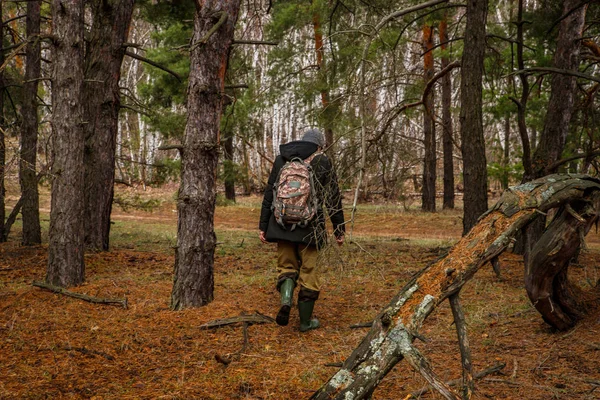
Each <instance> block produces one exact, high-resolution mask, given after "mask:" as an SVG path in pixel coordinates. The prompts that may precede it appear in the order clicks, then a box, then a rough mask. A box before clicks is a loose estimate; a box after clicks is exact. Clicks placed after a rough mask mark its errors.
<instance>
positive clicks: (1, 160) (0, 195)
mask: <svg viewBox="0 0 600 400" xmlns="http://www.w3.org/2000/svg"><path fill="white" fill-rule="evenodd" d="M2 7H3V6H2V2H0V65H2V64H4V15H3V13H2ZM4 121H5V119H4V70H1V71H0V243H1V242H4V241H6V237H5V234H4V219H5V218H6V203H5V198H6V188H5V187H4V175H5V171H6V169H5V168H6V140H5V138H4Z"/></svg>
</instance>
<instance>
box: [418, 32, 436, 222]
mask: <svg viewBox="0 0 600 400" xmlns="http://www.w3.org/2000/svg"><path fill="white" fill-rule="evenodd" d="M423 52H424V53H425V55H424V57H423V78H424V81H425V82H429V81H430V80H431V78H433V68H434V67H433V27H432V26H431V25H428V24H425V25H423ZM423 100H424V104H423V105H424V106H425V110H424V111H423V135H424V138H425V140H424V145H425V157H424V160H423V191H422V192H421V199H422V202H421V209H422V210H423V211H427V212H435V195H436V190H435V180H436V162H437V158H436V142H435V123H434V120H433V116H434V113H435V112H434V108H433V107H434V101H433V100H434V99H433V91H431V90H430V91H429V93H427V96H426V97H425V98H424V99H423Z"/></svg>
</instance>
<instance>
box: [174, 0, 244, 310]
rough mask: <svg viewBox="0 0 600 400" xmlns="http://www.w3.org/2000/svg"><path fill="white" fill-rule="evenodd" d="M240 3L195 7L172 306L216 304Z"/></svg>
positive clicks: (210, 0)
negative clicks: (219, 210) (224, 127)
mask: <svg viewBox="0 0 600 400" xmlns="http://www.w3.org/2000/svg"><path fill="white" fill-rule="evenodd" d="M239 7H240V0H230V1H227V0H207V1H205V2H203V3H202V4H199V3H198V2H197V3H196V8H197V9H196V13H195V17H194V34H193V38H192V47H191V48H192V51H191V65H190V76H189V86H188V94H187V95H188V107H187V109H188V120H187V124H186V128H185V133H184V140H183V144H184V148H183V151H182V164H181V187H180V189H179V195H178V211H179V220H178V226H177V233H178V238H177V249H176V254H175V272H174V275H175V276H174V282H173V291H172V293H171V308H172V309H174V310H180V309H183V308H187V307H198V306H203V305H206V304H208V303H210V302H211V301H212V300H213V289H214V277H213V269H214V251H215V245H216V237H215V232H214V210H215V197H216V171H217V161H218V149H219V125H220V120H221V111H222V102H223V99H222V93H223V90H224V86H225V71H226V69H227V59H228V55H229V48H230V47H231V42H232V41H233V31H234V27H235V23H236V21H237V17H238V12H239Z"/></svg>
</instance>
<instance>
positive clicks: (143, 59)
mask: <svg viewBox="0 0 600 400" xmlns="http://www.w3.org/2000/svg"><path fill="white" fill-rule="evenodd" d="M125 55H127V56H129V57H131V58H135V59H136V60H140V61H142V62H145V63H146V64H149V65H152V66H153V67H156V68H158V69H161V70H163V71H165V72H167V73H169V74H171V75H173V76H174V77H175V78H177V80H178V81H179V82H182V81H183V79H182V78H181V75H179V74H178V73H177V72H175V71H173V70H170V69H169V68H167V67H165V66H163V65H160V64H158V63H156V62H154V61H152V60H150V59H148V58H146V57H143V56H140V55H139V54H135V53H133V52H131V51H128V50H126V51H125Z"/></svg>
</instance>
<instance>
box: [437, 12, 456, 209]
mask: <svg viewBox="0 0 600 400" xmlns="http://www.w3.org/2000/svg"><path fill="white" fill-rule="evenodd" d="M439 29H440V32H439V34H440V42H441V43H443V44H442V53H443V55H442V69H444V68H446V67H447V66H448V65H449V64H450V59H449V57H448V55H447V54H446V51H447V49H448V45H447V44H446V43H447V42H448V14H447V13H445V14H444V17H443V18H442V20H441V21H440V27H439ZM451 107H452V77H451V75H450V74H446V75H444V77H443V78H442V137H443V139H442V147H443V153H444V201H443V205H442V208H443V209H444V210H446V209H449V210H451V209H454V158H453V157H452V156H453V154H454V139H453V134H452V112H451Z"/></svg>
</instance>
